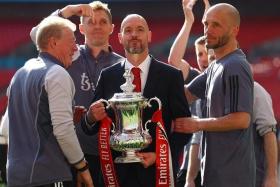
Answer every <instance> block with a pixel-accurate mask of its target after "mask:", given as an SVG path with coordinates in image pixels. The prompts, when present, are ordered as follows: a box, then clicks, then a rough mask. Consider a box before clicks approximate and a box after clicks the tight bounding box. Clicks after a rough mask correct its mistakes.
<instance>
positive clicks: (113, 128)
mask: <svg viewBox="0 0 280 187" xmlns="http://www.w3.org/2000/svg"><path fill="white" fill-rule="evenodd" d="M115 129H116V125H115V123H114V122H112V129H111V132H112V133H113V134H114V133H115V132H116V131H115Z"/></svg>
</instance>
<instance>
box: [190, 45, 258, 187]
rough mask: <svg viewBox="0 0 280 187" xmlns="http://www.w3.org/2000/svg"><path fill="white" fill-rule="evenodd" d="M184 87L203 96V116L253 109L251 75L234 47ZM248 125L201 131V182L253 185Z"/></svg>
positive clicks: (214, 186)
mask: <svg viewBox="0 0 280 187" xmlns="http://www.w3.org/2000/svg"><path fill="white" fill-rule="evenodd" d="M188 88H189V90H190V92H191V93H193V94H194V95H196V96H198V97H200V98H203V97H205V98H206V107H207V114H206V116H207V117H222V116H225V115H228V114H230V113H234V112H247V113H249V114H251V115H252V110H253V78H252V73H251V70H250V66H249V63H248V62H247V60H246V57H245V55H244V53H243V52H242V51H241V50H240V49H237V50H235V51H233V52H232V53H230V54H228V55H227V56H225V57H223V58H222V59H220V60H218V61H214V62H212V63H211V65H210V66H209V68H208V69H207V70H206V71H205V72H204V73H202V74H201V75H199V76H198V77H197V78H196V79H194V80H193V81H192V82H191V83H190V84H189V85H188ZM252 130H253V129H252V125H250V126H249V128H247V129H240V130H231V131H226V132H206V131H204V132H203V140H202V167H201V174H202V183H203V185H205V186H207V187H208V186H209V187H224V186H226V187H236V186H238V187H254V186H255V155H254V147H253V134H252Z"/></svg>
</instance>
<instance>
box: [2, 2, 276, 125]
mask: <svg viewBox="0 0 280 187" xmlns="http://www.w3.org/2000/svg"><path fill="white" fill-rule="evenodd" d="M89 2H91V1H87V0H76V1H74V0H72V1H69V0H0V116H2V114H3V113H4V111H5V108H6V104H7V98H6V97H5V95H6V88H7V86H8V85H9V82H10V80H11V78H12V76H13V74H14V73H15V71H16V70H17V69H18V68H19V67H21V66H22V65H23V64H24V62H25V61H26V60H27V59H29V58H32V57H36V56H37V51H36V48H35V46H34V45H33V43H32V42H31V40H30V37H29V32H30V30H31V28H32V27H33V26H34V25H36V24H38V23H39V21H40V20H41V19H42V18H43V17H46V16H48V15H49V14H50V13H51V12H53V11H54V10H56V9H58V8H63V7H64V6H65V5H68V4H78V3H89ZM103 2H107V3H108V4H109V7H110V8H111V11H112V15H113V22H114V24H115V31H114V33H113V34H112V37H111V45H112V47H113V49H114V50H115V51H116V52H117V53H120V54H123V49H122V47H121V45H120V44H119V43H118V39H117V33H118V31H119V26H120V21H121V20H122V19H123V18H124V16H125V15H127V14H129V13H138V14H141V15H143V16H144V17H145V18H146V19H147V21H148V23H149V25H150V29H151V30H152V33H153V38H152V43H151V45H150V49H151V54H152V55H153V56H155V57H156V58H158V59H160V60H162V61H165V62H166V61H167V56H168V53H169V49H170V46H171V44H172V42H173V41H174V39H175V37H176V35H177V33H178V32H179V30H180V28H181V25H182V24H183V21H184V17H183V11H182V7H181V0H106V1H105V0H104V1H103ZM220 2H227V3H230V4H232V5H234V6H235V7H237V8H238V10H239V11H240V14H241V18H242V20H241V27H240V33H239V37H238V39H239V42H240V47H241V48H242V49H243V50H244V52H245V53H246V54H247V57H248V60H249V62H250V63H251V64H252V65H253V69H254V77H255V79H256V80H257V81H258V82H259V83H260V84H262V85H263V86H264V87H265V88H266V90H267V91H268V92H269V93H270V94H271V96H272V100H273V107H274V112H275V115H276V117H277V120H278V122H279V120H280V84H279V83H280V11H279V8H280V1H279V0H266V1H263V0H246V1H242V0H224V1H221V0H213V1H211V0H210V3H211V4H216V3H220ZM203 11H204V6H203V1H202V0H198V2H197V4H196V5H195V7H194V13H195V18H196V19H195V23H194V26H193V29H192V31H191V37H190V40H189V43H188V47H187V52H186V55H185V59H186V60H187V61H188V62H189V63H190V64H192V65H193V66H196V62H195V53H194V47H193V44H194V40H195V39H196V38H197V37H199V36H201V35H202V34H203V27H202V24H201V18H202V15H203ZM71 20H72V21H74V22H76V23H78V22H79V19H78V18H77V17H73V19H71ZM76 36H77V42H78V43H80V44H81V43H83V40H82V36H81V35H80V33H79V31H76ZM0 118H1V117H0Z"/></svg>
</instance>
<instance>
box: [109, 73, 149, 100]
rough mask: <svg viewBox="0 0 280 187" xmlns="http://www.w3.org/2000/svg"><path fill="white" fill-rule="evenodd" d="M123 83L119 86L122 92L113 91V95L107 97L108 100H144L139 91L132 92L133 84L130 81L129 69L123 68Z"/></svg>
mask: <svg viewBox="0 0 280 187" xmlns="http://www.w3.org/2000/svg"><path fill="white" fill-rule="evenodd" d="M123 76H124V78H125V80H126V81H125V83H124V84H122V85H121V86H120V88H121V90H122V91H123V93H115V94H114V96H113V97H112V98H111V99H109V101H110V102H116V101H118V102H137V101H143V100H146V98H144V97H143V96H142V94H141V93H139V92H133V90H134V88H135V85H134V84H133V83H132V76H133V75H132V74H131V71H130V70H129V69H125V72H124V74H123Z"/></svg>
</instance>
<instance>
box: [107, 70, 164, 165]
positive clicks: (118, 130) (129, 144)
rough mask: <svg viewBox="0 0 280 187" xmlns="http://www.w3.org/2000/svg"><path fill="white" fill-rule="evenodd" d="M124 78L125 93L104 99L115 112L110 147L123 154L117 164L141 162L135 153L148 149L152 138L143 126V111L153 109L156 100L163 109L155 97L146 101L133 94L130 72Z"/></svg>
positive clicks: (140, 96)
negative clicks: (148, 108) (153, 102)
mask: <svg viewBox="0 0 280 187" xmlns="http://www.w3.org/2000/svg"><path fill="white" fill-rule="evenodd" d="M123 76H124V78H125V79H126V82H125V83H124V84H123V85H121V86H120V87H121V89H122V91H123V93H115V94H114V96H113V97H112V98H111V99H109V100H108V101H107V100H104V99H102V101H104V102H105V103H106V104H107V106H106V108H110V107H111V108H112V109H113V110H114V114H115V119H116V124H113V128H112V134H111V137H110V146H111V148H112V149H114V150H116V151H121V152H122V153H123V154H122V156H120V157H117V158H116V159H115V163H132V162H141V159H140V158H139V157H137V156H136V154H135V152H136V151H139V150H142V149H144V148H146V147H147V146H148V145H149V144H150V143H151V142H152V138H151V135H150V134H149V132H148V129H147V124H148V123H149V122H151V120H148V121H147V122H146V124H145V125H144V128H143V124H142V110H143V109H144V108H146V107H151V104H150V103H151V101H152V100H154V101H156V102H157V103H158V105H159V108H161V102H160V100H159V99H158V98H156V97H154V98H151V99H149V100H148V99H146V98H144V97H143V96H142V94H141V93H137V92H133V90H134V87H135V86H134V85H133V83H132V76H133V75H132V74H131V72H130V71H129V70H125V73H124V75H123Z"/></svg>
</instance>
